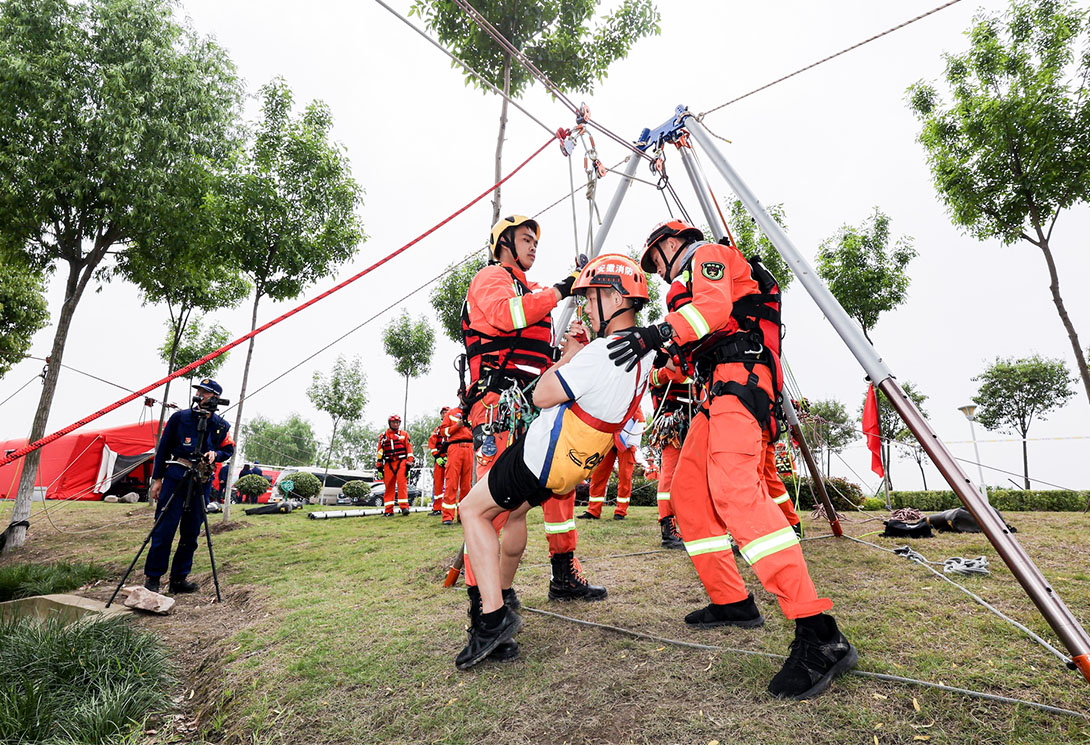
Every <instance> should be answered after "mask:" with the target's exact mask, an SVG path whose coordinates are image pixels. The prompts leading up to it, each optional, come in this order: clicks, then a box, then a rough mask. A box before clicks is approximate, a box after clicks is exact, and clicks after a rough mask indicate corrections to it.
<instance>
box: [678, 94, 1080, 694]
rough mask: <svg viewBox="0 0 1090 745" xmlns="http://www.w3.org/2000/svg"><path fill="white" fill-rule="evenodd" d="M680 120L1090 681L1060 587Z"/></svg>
mask: <svg viewBox="0 0 1090 745" xmlns="http://www.w3.org/2000/svg"><path fill="white" fill-rule="evenodd" d="M680 119H681V123H682V125H683V126H684V127H685V128H686V129H687V130H688V132H689V133H690V134H691V135H692V136H693V138H694V139H695V140H696V141H697V142H699V143H700V146H701V147H702V148H703V149H704V151H705V152H706V153H707V155H708V157H709V158H710V159H711V161H712V163H713V164H714V165H715V167H716V169H717V170H718V171H719V172H720V173H721V174H722V176H723V178H724V179H726V181H727V183H728V184H729V185H730V187H731V189H733V190H734V193H735V194H736V195H737V196H738V198H739V199H741V200H742V204H744V205H745V207H746V209H747V210H748V211H749V213H750V215H752V216H753V218H754V219H755V220H756V221H757V224H758V225H759V226H760V228H761V230H762V231H764V234H765V235H767V236H768V238H769V240H771V241H772V244H773V245H774V246H775V247H776V250H778V251H779V252H780V255H781V256H782V257H783V259H784V261H786V262H787V264H788V266H789V267H791V270H792V271H793V272H794V273H795V276H796V277H798V279H799V281H800V282H801V283H802V285H803V287H805V288H806V291H807V292H808V293H810V296H811V297H812V298H813V299H814V302H815V303H817V305H818V308H819V309H820V310H821V312H822V313H823V314H824V315H825V317H826V318H827V319H829V323H831V324H832V326H833V328H834V329H835V330H836V332H837V333H838V334H839V335H840V338H841V339H843V340H844V343H845V344H846V345H847V347H848V349H849V350H850V351H851V353H852V354H853V355H854V356H855V358H856V360H858V361H859V364H860V365H862V366H863V369H864V370H866V372H867V375H869V376H870V378H871V380H873V381H874V382H875V385H877V386H878V388H879V389H880V390H881V391H882V392H883V393H885V394H886V398H887V399H889V401H890V403H891V405H892V406H893V408H894V409H895V410H896V411H897V413H898V414H899V415H900V417H901V419H903V420H904V422H905V425H906V426H907V427H908V428H909V430H910V431H911V432H912V434H913V435H915V437H916V439H917V440H918V441H919V443H920V445H921V446H922V447H923V449H924V450H925V451H926V452H927V454H928V455H929V456H930V457H931V460H932V461H933V462H934V463H935V465H936V467H937V468H938V469H939V471H940V472H941V473H942V475H943V477H944V478H945V479H946V481H947V483H949V484H950V488H951V489H953V490H954V492H955V493H956V494H957V495H958V497H959V498H960V499H961V501H962V503H963V504H964V505H965V507H966V508H967V509H968V510H969V512H970V513H972V515H973V517H974V518H976V521H977V523H978V524H979V525H980V527H981V529H982V530H983V531H984V534H985V535H986V536H987V537H988V540H989V541H990V542H991V544H992V545H993V546H994V547H995V549H996V551H997V552H998V553H999V555H1000V557H1002V559H1003V561H1004V562H1006V564H1007V566H1008V567H1009V568H1010V570H1011V573H1012V574H1014V576H1015V578H1016V579H1017V580H1018V583H1019V584H1020V585H1022V589H1024V590H1025V591H1026V594H1027V595H1029V597H1030V599H1031V600H1032V601H1033V602H1034V604H1035V605H1036V606H1037V609H1038V610H1039V611H1040V612H1041V615H1042V616H1044V617H1045V620H1046V621H1048V624H1049V625H1050V626H1051V627H1052V629H1053V631H1055V632H1056V635H1057V636H1058V637H1059V638H1060V640H1061V641H1062V642H1063V644H1064V646H1066V647H1067V649H1068V651H1070V652H1071V657H1072V660H1071V663H1070V664H1071V665H1072V666H1073V667H1076V668H1078V670H1079V671H1080V672H1081V673H1082V675H1083V677H1084V678H1085V679H1086V680H1087V681H1088V682H1090V636H1088V635H1087V633H1086V631H1085V630H1084V629H1083V627H1082V626H1081V625H1080V624H1079V622H1078V620H1077V619H1076V618H1075V617H1074V616H1073V615H1072V614H1071V611H1070V610H1068V608H1067V606H1066V605H1064V603H1063V601H1062V600H1061V599H1060V597H1059V595H1058V594H1057V593H1056V591H1055V590H1054V589H1053V588H1052V587H1051V586H1050V585H1049V583H1048V582H1047V581H1046V580H1045V578H1044V575H1042V574H1041V572H1040V570H1039V569H1037V567H1036V565H1034V563H1033V560H1032V559H1030V558H1029V555H1028V554H1026V552H1025V550H1024V549H1023V548H1022V546H1021V544H1019V543H1018V540H1017V539H1016V538H1014V536H1012V535H1011V534H1010V532H1009V531H1008V530H1007V526H1006V525H1005V524H1004V523H1003V521H1002V520H1001V519H1000V518H999V516H998V515H997V514H996V513H995V511H994V510H992V509H991V507H990V506H989V505H988V501H987V500H986V499H985V498H984V497H982V496H981V494H980V492H979V491H978V490H977V487H976V486H975V485H974V484H973V482H972V480H971V479H970V478H969V477H968V476H967V475H966V474H965V472H964V471H963V470H962V469H961V466H959V465H958V463H957V461H956V460H955V459H954V456H953V454H952V453H951V452H950V450H949V449H948V448H947V447H946V444H945V443H943V442H942V440H940V439H939V437H938V435H937V434H935V431H934V430H933V429H931V425H930V424H928V422H927V420H926V419H924V417H923V415H922V414H920V411H919V409H917V408H916V405H915V404H914V403H913V402H912V401H911V399H909V398H908V396H907V395H905V392H904V390H903V389H902V388H901V386H900V385H899V384H898V383H897V381H896V380H895V379H894V378H893V373H892V371H891V370H890V369H889V367H888V366H886V364H885V362H883V361H882V358H881V357H879V356H878V352H877V351H876V350H875V349H874V347H873V346H872V345H871V344H870V342H868V341H867V340H866V337H864V336H863V332H862V330H861V329H860V328H859V326H858V325H857V324H855V323H854V322H853V321H852V319H851V318H850V317H849V316H848V314H847V313H846V312H845V311H844V308H843V307H841V305H840V303H839V302H837V300H836V298H835V297H833V294H832V293H831V292H830V291H829V288H827V287H826V286H825V285H824V284H823V283H822V282H821V280H820V279H819V278H818V276H817V274H816V273H815V272H814V270H813V268H812V267H811V266H810V263H809V262H808V261H807V260H806V259H805V258H804V257H803V256H802V254H801V253H800V252H799V250H798V248H796V247H795V244H794V243H793V242H792V241H791V239H790V238H788V236H787V234H786V233H785V232H784V231H783V229H782V228H781V227H780V226H779V224H778V223H777V222H776V221H775V220H773V219H772V217H771V216H770V215H769V214H768V212H767V211H766V210H765V208H764V206H763V205H762V204H761V203H760V201H759V200H758V199H757V197H756V196H755V195H754V194H753V192H752V191H750V189H749V187H748V186H747V185H746V183H745V182H744V181H742V178H741V177H740V176H739V175H738V173H737V172H736V171H735V170H734V168H733V167H732V166H731V165H730V163H728V162H727V160H726V158H725V157H723V154H722V153H721V152H720V151H719V149H718V148H717V147H716V145H715V142H714V141H713V140H712V137H711V135H710V134H709V133H708V131H707V130H706V129H704V126H703V125H702V124H701V123H700V122H699V121H697V119H696V118H695V117H693V116H692V115H691V114H686V115H684V116H683V117H680Z"/></svg>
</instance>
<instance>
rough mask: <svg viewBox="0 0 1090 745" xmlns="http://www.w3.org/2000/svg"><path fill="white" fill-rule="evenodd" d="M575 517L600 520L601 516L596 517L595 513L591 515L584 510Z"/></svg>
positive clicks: (577, 518)
mask: <svg viewBox="0 0 1090 745" xmlns="http://www.w3.org/2000/svg"><path fill="white" fill-rule="evenodd" d="M575 519H576V520H600V519H601V518H600V517H598V516H597V515H592V514H590V513H589V512H584V513H583V514H582V515H577V516H576V518H575Z"/></svg>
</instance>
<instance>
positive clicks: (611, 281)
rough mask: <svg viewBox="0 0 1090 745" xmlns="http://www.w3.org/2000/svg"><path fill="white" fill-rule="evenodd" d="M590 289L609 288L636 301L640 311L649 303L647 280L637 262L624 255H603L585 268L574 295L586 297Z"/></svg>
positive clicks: (574, 287) (580, 274) (576, 283)
mask: <svg viewBox="0 0 1090 745" xmlns="http://www.w3.org/2000/svg"><path fill="white" fill-rule="evenodd" d="M590 287H608V288H609V289H611V290H616V291H617V292H619V293H620V294H621V295H624V296H625V297H629V298H633V299H634V300H636V309H637V310H639V309H640V308H642V307H643V304H644V303H645V302H647V299H648V295H647V278H646V277H645V276H644V275H643V272H642V271H641V270H640V268H639V267H638V266H636V262H635V261H634V260H632V259H631V258H629V257H627V256H625V255H624V254H602V255H601V256H598V257H595V258H594V259H592V260H591V261H590V262H588V263H587V265H586V266H585V267H583V271H581V272H580V273H579V278H578V279H576V280H575V284H574V285H572V289H571V292H572V294H573V295H585V294H586V293H587V289H588V288H590Z"/></svg>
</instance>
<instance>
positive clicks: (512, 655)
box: [488, 639, 519, 662]
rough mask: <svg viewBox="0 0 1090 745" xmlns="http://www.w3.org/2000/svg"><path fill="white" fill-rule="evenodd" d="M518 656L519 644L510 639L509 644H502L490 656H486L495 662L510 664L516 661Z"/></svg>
mask: <svg viewBox="0 0 1090 745" xmlns="http://www.w3.org/2000/svg"><path fill="white" fill-rule="evenodd" d="M518 656H519V643H518V642H517V641H515V640H514V639H512V640H511V641H509V642H502V643H501V644H500V645H499V646H498V647H496V648H495V649H493V650H492V654H490V655H488V659H490V660H494V661H495V662H511V661H512V660H515V659H517V658H518Z"/></svg>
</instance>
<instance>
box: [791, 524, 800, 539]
mask: <svg viewBox="0 0 1090 745" xmlns="http://www.w3.org/2000/svg"><path fill="white" fill-rule="evenodd" d="M791 530H793V531H795V535H796V536H797V537H799V538H802V523H795V524H794V525H792V526H791Z"/></svg>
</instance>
